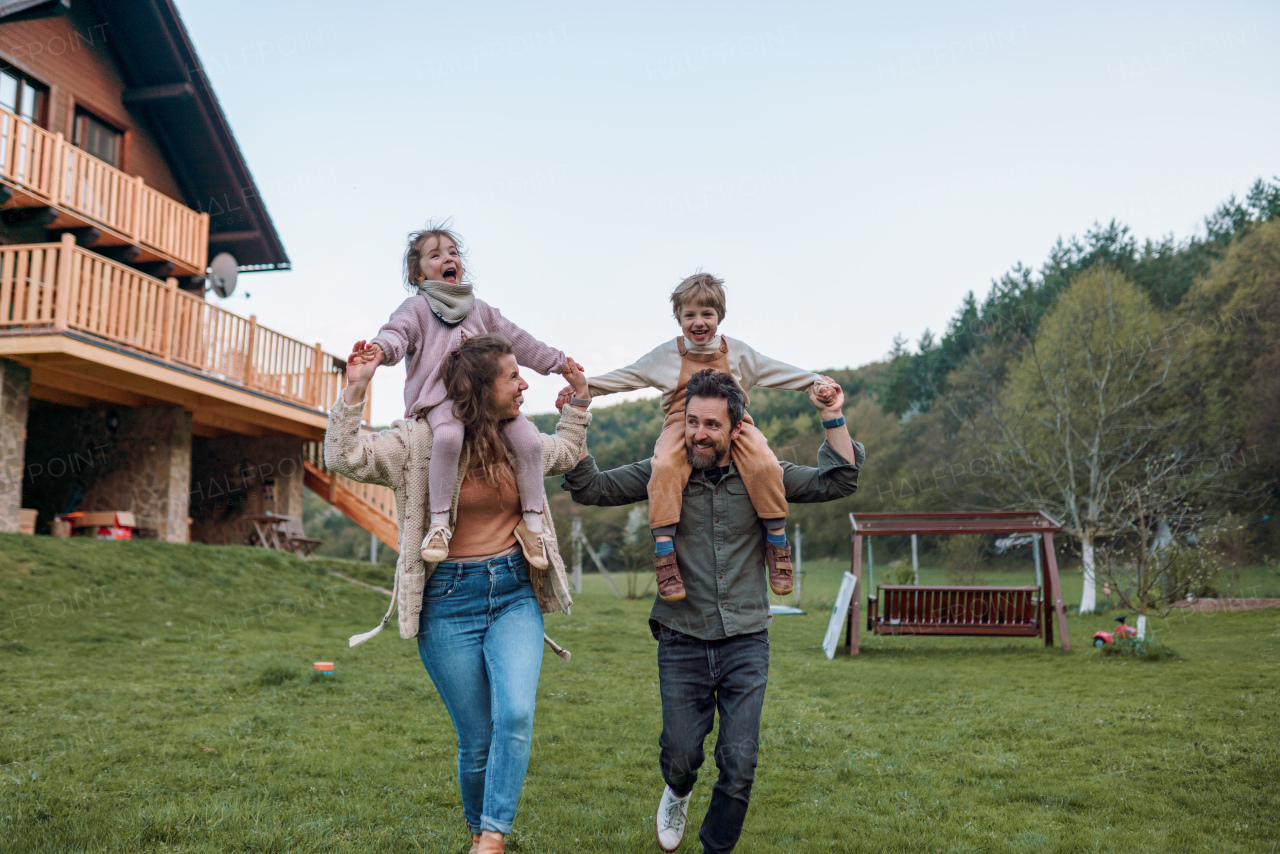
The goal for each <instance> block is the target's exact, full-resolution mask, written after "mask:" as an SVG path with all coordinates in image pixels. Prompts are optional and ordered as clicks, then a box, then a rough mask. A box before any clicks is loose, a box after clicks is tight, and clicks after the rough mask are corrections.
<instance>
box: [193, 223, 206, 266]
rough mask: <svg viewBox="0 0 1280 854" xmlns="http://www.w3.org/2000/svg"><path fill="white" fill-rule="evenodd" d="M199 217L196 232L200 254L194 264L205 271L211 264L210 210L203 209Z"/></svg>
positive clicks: (197, 249) (197, 248)
mask: <svg viewBox="0 0 1280 854" xmlns="http://www.w3.org/2000/svg"><path fill="white" fill-rule="evenodd" d="M198 219H199V223H200V224H199V226H198V228H199V232H198V233H197V234H196V251H197V252H198V253H199V254H198V255H197V256H196V263H195V264H194V265H193V266H194V267H195V268H196V269H197V270H200V271H202V272H203V271H204V269H205V268H206V267H208V266H209V212H208V211H201V212H200V216H199V218H198Z"/></svg>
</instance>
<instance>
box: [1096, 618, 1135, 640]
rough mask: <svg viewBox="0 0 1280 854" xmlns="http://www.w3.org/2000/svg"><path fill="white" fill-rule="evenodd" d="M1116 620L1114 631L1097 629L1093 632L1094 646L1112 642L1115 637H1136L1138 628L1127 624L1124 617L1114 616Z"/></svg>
mask: <svg viewBox="0 0 1280 854" xmlns="http://www.w3.org/2000/svg"><path fill="white" fill-rule="evenodd" d="M1116 622H1117V623H1119V625H1118V626H1116V630H1115V631H1114V632H1103V631H1099V632H1096V633H1095V634H1094V636H1093V645H1094V646H1106V645H1107V644H1109V643H1113V642H1114V641H1115V640H1116V639H1117V638H1136V637H1137V636H1138V630H1137V629H1135V628H1134V627H1133V626H1130V625H1127V624H1126V623H1125V618H1124V617H1122V616H1121V617H1116Z"/></svg>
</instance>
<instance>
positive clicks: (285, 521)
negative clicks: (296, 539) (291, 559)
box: [242, 513, 300, 552]
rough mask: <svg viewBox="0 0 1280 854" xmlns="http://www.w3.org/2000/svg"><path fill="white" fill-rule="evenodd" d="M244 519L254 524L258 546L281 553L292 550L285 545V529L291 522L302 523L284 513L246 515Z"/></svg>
mask: <svg viewBox="0 0 1280 854" xmlns="http://www.w3.org/2000/svg"><path fill="white" fill-rule="evenodd" d="M242 518H244V519H247V520H248V521H250V522H252V523H253V529H254V532H255V533H256V534H257V536H258V545H260V546H262V547H263V548H266V549H275V550H276V551H279V552H285V551H289V550H290V549H289V548H288V547H287V546H286V545H285V538H284V531H283V529H284V528H285V527H286V526H288V525H289V524H290V523H291V522H298V521H300V520H299V519H297V518H295V517H293V516H286V515H284V514H282V513H246V514H244V516H243V517H242Z"/></svg>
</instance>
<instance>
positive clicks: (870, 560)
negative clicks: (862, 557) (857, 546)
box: [867, 540, 876, 586]
mask: <svg viewBox="0 0 1280 854" xmlns="http://www.w3.org/2000/svg"><path fill="white" fill-rule="evenodd" d="M867 583H868V584H870V585H872V586H874V585H875V583H876V552H875V549H873V548H872V547H871V540H867Z"/></svg>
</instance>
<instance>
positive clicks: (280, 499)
mask: <svg viewBox="0 0 1280 854" xmlns="http://www.w3.org/2000/svg"><path fill="white" fill-rule="evenodd" d="M191 461H192V480H191V493H190V507H191V519H192V523H191V539H192V540H194V541H196V542H201V543H211V544H215V545H243V544H244V543H246V542H247V541H248V539H249V535H250V534H251V533H252V532H253V530H254V528H253V523H252V522H249V521H247V520H245V519H244V518H243V517H244V515H245V514H252V513H267V512H271V513H276V514H279V515H284V516H296V517H297V518H299V519H301V518H302V490H303V469H302V440H301V439H297V438H249V437H231V438H223V439H202V438H200V437H196V438H195V440H194V441H193V443H192V454H191Z"/></svg>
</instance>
